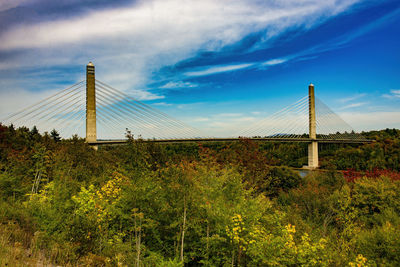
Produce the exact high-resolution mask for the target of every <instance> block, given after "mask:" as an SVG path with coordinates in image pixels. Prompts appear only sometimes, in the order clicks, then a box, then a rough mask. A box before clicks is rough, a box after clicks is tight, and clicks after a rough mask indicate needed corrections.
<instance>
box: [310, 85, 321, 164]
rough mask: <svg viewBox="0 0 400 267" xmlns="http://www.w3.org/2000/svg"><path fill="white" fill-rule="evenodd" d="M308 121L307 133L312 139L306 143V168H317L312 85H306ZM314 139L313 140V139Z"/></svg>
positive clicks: (315, 125)
mask: <svg viewBox="0 0 400 267" xmlns="http://www.w3.org/2000/svg"><path fill="white" fill-rule="evenodd" d="M308 116H309V118H308V122H309V135H310V139H311V140H312V141H311V143H310V144H308V166H307V167H308V168H309V169H316V168H318V166H319V164H318V142H317V123H316V120H315V94H314V85H313V84H310V85H309V86H308ZM313 140H315V141H313Z"/></svg>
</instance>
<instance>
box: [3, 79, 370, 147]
mask: <svg viewBox="0 0 400 267" xmlns="http://www.w3.org/2000/svg"><path fill="white" fill-rule="evenodd" d="M84 87H85V83H84V81H81V82H78V83H76V84H74V85H73V86H70V87H68V88H66V89H64V90H62V91H60V92H58V93H56V94H54V95H52V96H49V97H47V98H45V99H43V100H42V101H40V102H38V103H36V104H34V105H31V106H29V107H27V108H25V109H23V110H21V111H19V112H17V113H14V114H11V115H10V116H8V117H7V118H5V119H4V120H3V123H5V124H7V123H8V124H11V123H12V124H14V125H15V126H25V127H28V128H31V127H33V126H34V125H36V126H37V128H38V129H39V130H40V131H41V132H44V131H47V132H50V131H51V130H52V129H57V131H58V132H59V133H60V135H61V136H62V137H63V138H68V137H71V136H72V135H73V134H77V135H79V136H82V137H83V136H85V134H84V133H85V121H86V120H85V117H86V102H85V99H86V94H85V90H84V89H83V88H84ZM95 88H96V117H97V120H96V125H97V138H98V139H103V140H104V139H125V137H126V133H127V130H129V131H130V132H131V133H132V134H133V135H134V137H135V138H138V137H141V138H144V139H201V138H205V137H206V135H205V134H203V133H202V132H201V131H199V130H197V129H195V128H193V127H191V126H189V125H187V124H185V123H183V122H181V121H179V120H176V119H174V118H172V117H170V116H168V115H167V114H165V113H163V112H161V111H159V110H157V109H155V108H153V107H151V106H149V105H147V104H145V103H143V102H141V101H139V100H137V99H135V98H133V97H130V96H129V95H127V94H125V93H123V92H121V91H119V90H117V89H115V88H113V87H111V86H109V85H107V84H105V83H104V82H101V81H99V80H96V81H95ZM315 108H316V127H317V138H318V139H327V140H357V141H365V140H366V139H365V138H364V137H363V136H362V135H360V134H358V133H355V131H354V130H353V129H352V128H351V126H350V125H349V124H347V123H346V122H345V121H344V120H343V119H341V118H340V117H339V116H338V115H337V114H335V113H334V112H333V111H332V110H331V109H330V108H329V107H328V106H327V105H325V104H324V103H323V102H322V101H321V100H320V99H318V98H316V99H315ZM308 113H309V98H308V96H305V97H303V98H301V99H300V100H298V101H297V102H295V103H293V104H291V105H289V106H287V107H286V108H284V109H282V110H280V111H278V112H276V113H274V114H272V115H270V116H268V117H266V118H265V119H263V120H261V121H259V122H257V123H256V124H253V125H251V126H250V127H248V128H247V129H245V130H242V131H240V132H238V133H237V135H235V136H236V137H237V136H241V137H248V138H284V139H304V138H308V137H309V134H308V132H309V128H308V127H309V121H308V120H309V114H308ZM206 138H207V137H206ZM208 138H209V137H208Z"/></svg>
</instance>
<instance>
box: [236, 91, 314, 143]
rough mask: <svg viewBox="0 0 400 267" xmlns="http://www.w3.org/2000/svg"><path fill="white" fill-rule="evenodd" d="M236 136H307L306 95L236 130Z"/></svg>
mask: <svg viewBox="0 0 400 267" xmlns="http://www.w3.org/2000/svg"><path fill="white" fill-rule="evenodd" d="M236 136H241V137H248V138H253V137H258V138H285V139H286V138H308V96H305V97H303V98H301V99H300V100H298V101H297V102H295V103H293V104H291V105H289V106H288V107H286V108H284V109H282V110H279V111H278V112H276V113H274V114H272V115H270V116H268V117H266V118H265V119H263V120H261V121H259V122H257V123H255V124H253V125H251V126H250V127H249V128H247V129H245V130H242V131H240V132H238V133H237V135H236Z"/></svg>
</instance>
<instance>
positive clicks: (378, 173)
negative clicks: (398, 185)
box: [343, 169, 400, 182]
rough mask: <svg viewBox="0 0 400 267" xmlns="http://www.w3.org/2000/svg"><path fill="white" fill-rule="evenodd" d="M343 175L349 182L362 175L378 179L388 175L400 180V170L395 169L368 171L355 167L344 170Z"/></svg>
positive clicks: (392, 178)
mask: <svg viewBox="0 0 400 267" xmlns="http://www.w3.org/2000/svg"><path fill="white" fill-rule="evenodd" d="M343 176H344V178H346V180H347V182H354V181H355V180H357V179H360V178H361V177H367V178H374V179H376V178H379V177H382V176H385V177H388V178H390V179H391V180H392V181H398V180H400V172H397V171H393V170H381V169H374V170H372V171H366V172H358V171H355V170H353V169H349V170H346V171H343Z"/></svg>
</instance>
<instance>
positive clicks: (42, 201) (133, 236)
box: [0, 125, 400, 266]
mask: <svg viewBox="0 0 400 267" xmlns="http://www.w3.org/2000/svg"><path fill="white" fill-rule="evenodd" d="M366 135H368V137H369V138H374V139H375V140H377V141H376V142H375V143H373V144H366V145H358V146H354V145H351V146H330V147H327V148H324V149H325V150H321V152H320V153H321V154H323V157H322V163H323V166H324V167H325V168H326V170H325V171H319V172H314V173H312V174H310V175H308V176H307V177H305V178H300V177H299V175H298V174H297V172H295V171H293V170H292V169H290V168H288V167H286V166H284V165H285V162H289V163H288V164H287V165H289V166H297V165H301V164H303V165H305V162H304V154H302V152H299V151H301V149H303V150H304V151H306V147H304V145H303V144H281V145H280V144H269V143H266V144H262V143H256V142H252V141H250V140H245V139H244V140H241V141H240V142H236V143H219V144H202V145H201V144H179V145H172V144H169V145H162V144H154V143H145V142H142V141H140V140H137V139H134V138H133V136H131V135H129V136H128V137H129V142H128V144H127V145H121V146H110V147H100V148H99V150H98V151H95V150H94V149H92V148H91V147H89V146H88V145H87V144H86V143H85V142H84V140H83V139H80V138H78V137H73V138H71V139H69V140H61V139H60V138H59V135H58V134H57V132H56V131H53V132H52V133H51V134H43V135H41V134H39V133H38V131H37V129H27V128H19V129H14V128H13V127H6V126H1V125H0V265H9V266H26V265H37V264H43V265H45V264H59V265H72V266H75V265H84V266H87V265H90V266H115V265H117V266H182V265H187V266H203V265H204V266H277V265H280V266H282V265H283V266H299V265H304V266H345V265H350V266H376V265H379V266H381V265H385V266H398V265H400V253H399V251H400V238H399V237H400V198H399V197H400V181H399V179H398V171H399V166H398V165H396V164H398V163H399V162H398V161H397V163H396V162H394V159H395V157H397V158H398V156H399V151H400V147H399V139H400V138H399V136H400V132H399V131H398V130H384V131H379V132H370V133H366ZM324 153H325V154H324ZM351 155H356V156H357V158H353V157H352V156H351ZM343 158H344V159H348V160H351V162H347V161H345V160H343ZM343 162H344V163H343ZM377 162H380V164H381V165H378V164H377ZM353 164H354V165H353ZM350 168H351V169H352V170H348V171H347V172H345V173H344V174H345V175H343V174H342V173H341V172H338V171H337V169H350ZM396 175H397V176H396Z"/></svg>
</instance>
